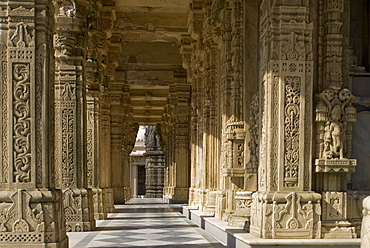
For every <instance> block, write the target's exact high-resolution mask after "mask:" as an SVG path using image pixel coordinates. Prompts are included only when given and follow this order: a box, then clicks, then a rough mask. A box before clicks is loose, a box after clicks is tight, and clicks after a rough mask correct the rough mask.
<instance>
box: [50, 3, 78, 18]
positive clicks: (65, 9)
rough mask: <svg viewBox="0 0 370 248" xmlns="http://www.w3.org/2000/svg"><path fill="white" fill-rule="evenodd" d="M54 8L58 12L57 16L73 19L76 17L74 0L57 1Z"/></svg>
mask: <svg viewBox="0 0 370 248" xmlns="http://www.w3.org/2000/svg"><path fill="white" fill-rule="evenodd" d="M54 7H55V9H56V12H58V11H57V10H59V13H58V15H59V16H67V17H74V16H75V15H76V1H75V0H58V1H56V3H55V4H54Z"/></svg>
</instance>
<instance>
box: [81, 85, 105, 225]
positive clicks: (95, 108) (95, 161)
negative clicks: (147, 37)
mask: <svg viewBox="0 0 370 248" xmlns="http://www.w3.org/2000/svg"><path fill="white" fill-rule="evenodd" d="M99 95H100V93H99V92H96V91H95V92H94V91H93V90H89V91H88V92H87V96H86V102H87V134H86V153H87V158H86V159H87V186H88V188H90V189H91V190H92V194H93V207H94V218H95V220H103V219H106V218H107V212H106V209H105V208H104V207H103V191H102V189H101V188H100V187H99V134H100V133H99Z"/></svg>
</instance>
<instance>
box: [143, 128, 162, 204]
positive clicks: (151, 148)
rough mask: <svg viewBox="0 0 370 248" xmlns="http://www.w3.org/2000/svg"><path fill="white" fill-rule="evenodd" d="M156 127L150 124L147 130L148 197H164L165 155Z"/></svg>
mask: <svg viewBox="0 0 370 248" xmlns="http://www.w3.org/2000/svg"><path fill="white" fill-rule="evenodd" d="M156 129H157V128H156V127H155V126H148V127H146V130H145V153H144V156H145V157H146V161H145V171H146V180H145V188H146V193H145V197H146V198H162V197H163V186H164V177H163V176H164V166H165V157H164V154H163V152H162V149H161V146H160V144H159V137H158V133H157V130H156Z"/></svg>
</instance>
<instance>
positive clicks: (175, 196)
mask: <svg viewBox="0 0 370 248" xmlns="http://www.w3.org/2000/svg"><path fill="white" fill-rule="evenodd" d="M177 89H179V91H177ZM170 91H171V94H172V101H171V102H172V103H174V104H173V106H174V107H173V111H174V115H173V116H176V117H175V118H174V119H172V121H173V122H174V123H172V125H173V127H172V128H173V132H171V129H169V139H170V140H169V143H168V144H169V147H168V150H167V154H169V159H171V160H169V162H168V163H167V165H168V167H167V168H166V169H167V170H168V172H167V173H166V172H165V187H164V195H163V197H164V199H165V200H166V201H168V202H187V201H188V198H189V161H190V156H189V155H190V154H189V130H188V129H189V103H188V101H189V92H190V89H189V85H187V84H180V83H177V84H175V85H174V86H172V89H171V88H170ZM180 92H182V93H180ZM171 136H172V137H171ZM167 157H168V156H166V158H167Z"/></svg>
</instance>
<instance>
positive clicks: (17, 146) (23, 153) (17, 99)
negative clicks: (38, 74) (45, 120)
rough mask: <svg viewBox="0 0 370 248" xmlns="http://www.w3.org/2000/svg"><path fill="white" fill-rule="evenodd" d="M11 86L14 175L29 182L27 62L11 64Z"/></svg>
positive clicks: (29, 123)
mask: <svg viewBox="0 0 370 248" xmlns="http://www.w3.org/2000/svg"><path fill="white" fill-rule="evenodd" d="M13 86H14V92H13V108H14V112H13V115H14V117H13V118H14V133H13V142H14V176H15V181H16V182H29V180H30V169H31V147H30V128H31V127H30V125H31V120H30V108H29V104H30V67H29V64H14V65H13Z"/></svg>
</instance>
